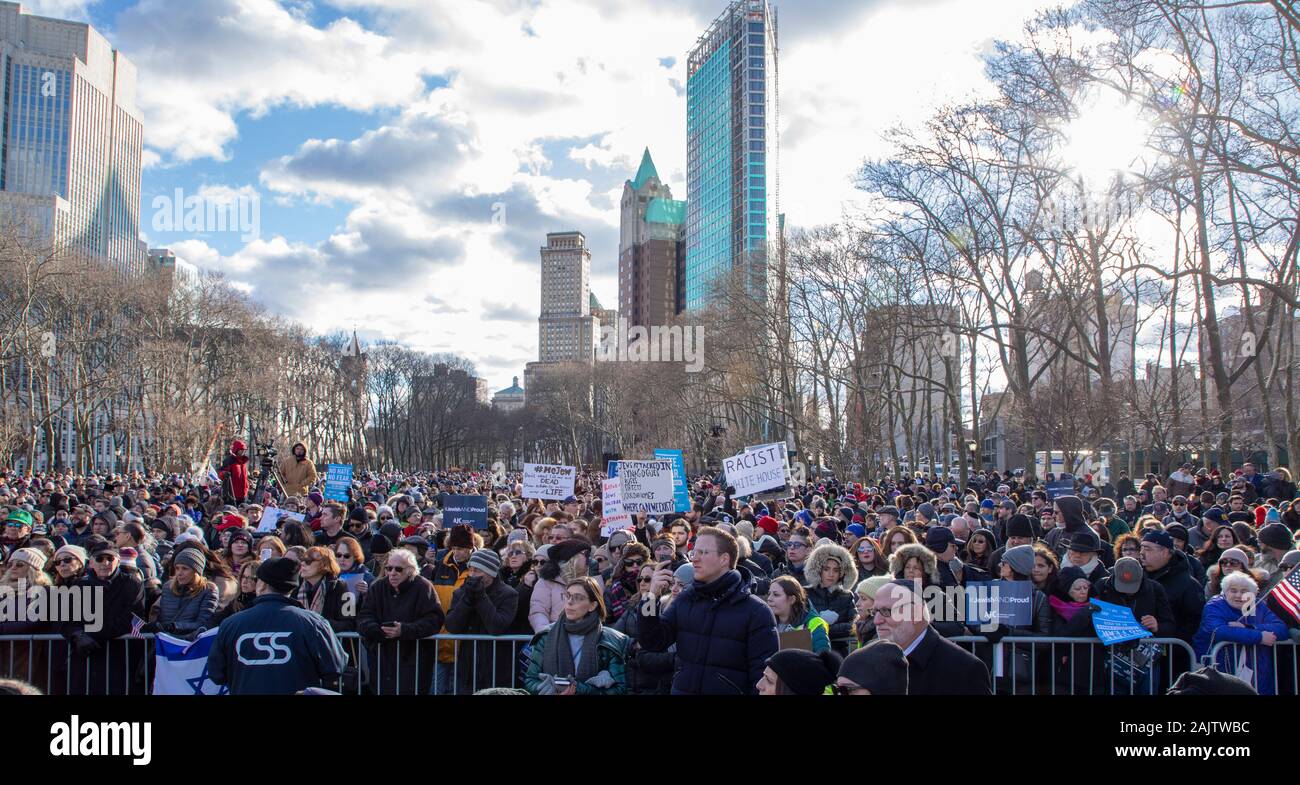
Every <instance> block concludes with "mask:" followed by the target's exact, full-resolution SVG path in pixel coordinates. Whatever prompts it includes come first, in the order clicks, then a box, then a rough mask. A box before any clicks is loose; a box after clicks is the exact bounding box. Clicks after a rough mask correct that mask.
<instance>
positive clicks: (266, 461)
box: [257, 442, 278, 468]
mask: <svg viewBox="0 0 1300 785" xmlns="http://www.w3.org/2000/svg"><path fill="white" fill-rule="evenodd" d="M277 454H278V453H277V452H276V449H275V447H273V446H272V445H271V443H270V442H258V443H257V457H258V459H259V461H260V462H261V464H262V466H263V467H267V468H269V467H270V466H271V464H272V462H273V460H274V458H275V456H276V455H277Z"/></svg>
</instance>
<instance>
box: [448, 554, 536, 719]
mask: <svg viewBox="0 0 1300 785" xmlns="http://www.w3.org/2000/svg"><path fill="white" fill-rule="evenodd" d="M501 566H502V562H501V557H500V556H499V555H497V552H496V551H494V550H491V549H489V548H480V549H479V550H477V551H474V552H473V553H472V554H470V557H469V561H468V562H466V564H465V576H466V577H465V580H464V582H463V583H461V585H460V586H459V587H458V588H457V589H456V590H455V591H454V592H452V595H451V602H450V604H449V606H448V608H447V617H446V629H447V632H450V633H452V634H455V635H484V636H486V635H504V634H506V633H508V632H510V628H511V627H512V626H513V625H514V623H515V618H516V615H517V613H516V612H517V611H518V609H519V593H518V592H517V591H516V590H515V589H514V588H513V587H511V586H509V585H507V584H506V582H505V581H504V580H501V579H500V575H501ZM514 654H515V651H514V649H513V648H512V647H510V646H497V645H494V644H493V642H492V641H479V642H476V643H474V644H473V645H470V644H466V643H462V644H461V645H460V646H459V647H458V651H457V654H456V667H455V671H456V674H455V675H456V679H457V681H456V692H457V693H458V694H461V695H468V694H471V693H473V692H475V691H477V690H481V689H487V688H489V687H494V686H497V685H498V684H500V682H501V680H502V679H505V680H510V676H508V675H505V674H510V673H513V672H514V670H515V668H516V666H517V665H516V663H515V661H514V656H513V655H514ZM494 671H495V674H496V675H495V677H494V675H493V672H494Z"/></svg>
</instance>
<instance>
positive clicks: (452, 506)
mask: <svg viewBox="0 0 1300 785" xmlns="http://www.w3.org/2000/svg"><path fill="white" fill-rule="evenodd" d="M487 508H488V498H487V497H486V496H466V495H451V496H448V497H447V501H446V502H445V503H444V504H443V505H442V525H443V526H444V527H445V528H448V529H450V528H451V527H452V526H455V525H456V524H458V523H468V524H469V525H470V526H472V527H474V528H475V529H486V528H487V521H488V519H487Z"/></svg>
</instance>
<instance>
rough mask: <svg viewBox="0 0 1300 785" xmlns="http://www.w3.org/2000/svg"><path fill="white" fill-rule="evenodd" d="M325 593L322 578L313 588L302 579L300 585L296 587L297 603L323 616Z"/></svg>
mask: <svg viewBox="0 0 1300 785" xmlns="http://www.w3.org/2000/svg"><path fill="white" fill-rule="evenodd" d="M326 594H328V592H327V591H325V579H324V578H322V579H321V580H320V581H318V582H317V583H316V586H315V589H314V590H313V588H312V585H311V584H310V583H308V582H307V581H303V582H302V585H301V586H299V587H298V604H299V605H301V606H302V607H304V608H306V609H307V610H309V611H312V612H314V613H319V614H321V615H322V616H324V615H325V595H326Z"/></svg>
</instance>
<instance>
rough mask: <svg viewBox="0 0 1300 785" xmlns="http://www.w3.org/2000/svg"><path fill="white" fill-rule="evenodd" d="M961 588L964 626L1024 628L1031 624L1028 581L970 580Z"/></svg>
mask: <svg viewBox="0 0 1300 785" xmlns="http://www.w3.org/2000/svg"><path fill="white" fill-rule="evenodd" d="M965 589H966V623H967V624H968V625H970V626H980V625H991V624H996V625H997V626H999V627H1028V626H1029V625H1031V624H1033V620H1034V612H1033V605H1034V584H1033V582H1032V581H972V582H970V583H967V584H966V586H965Z"/></svg>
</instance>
